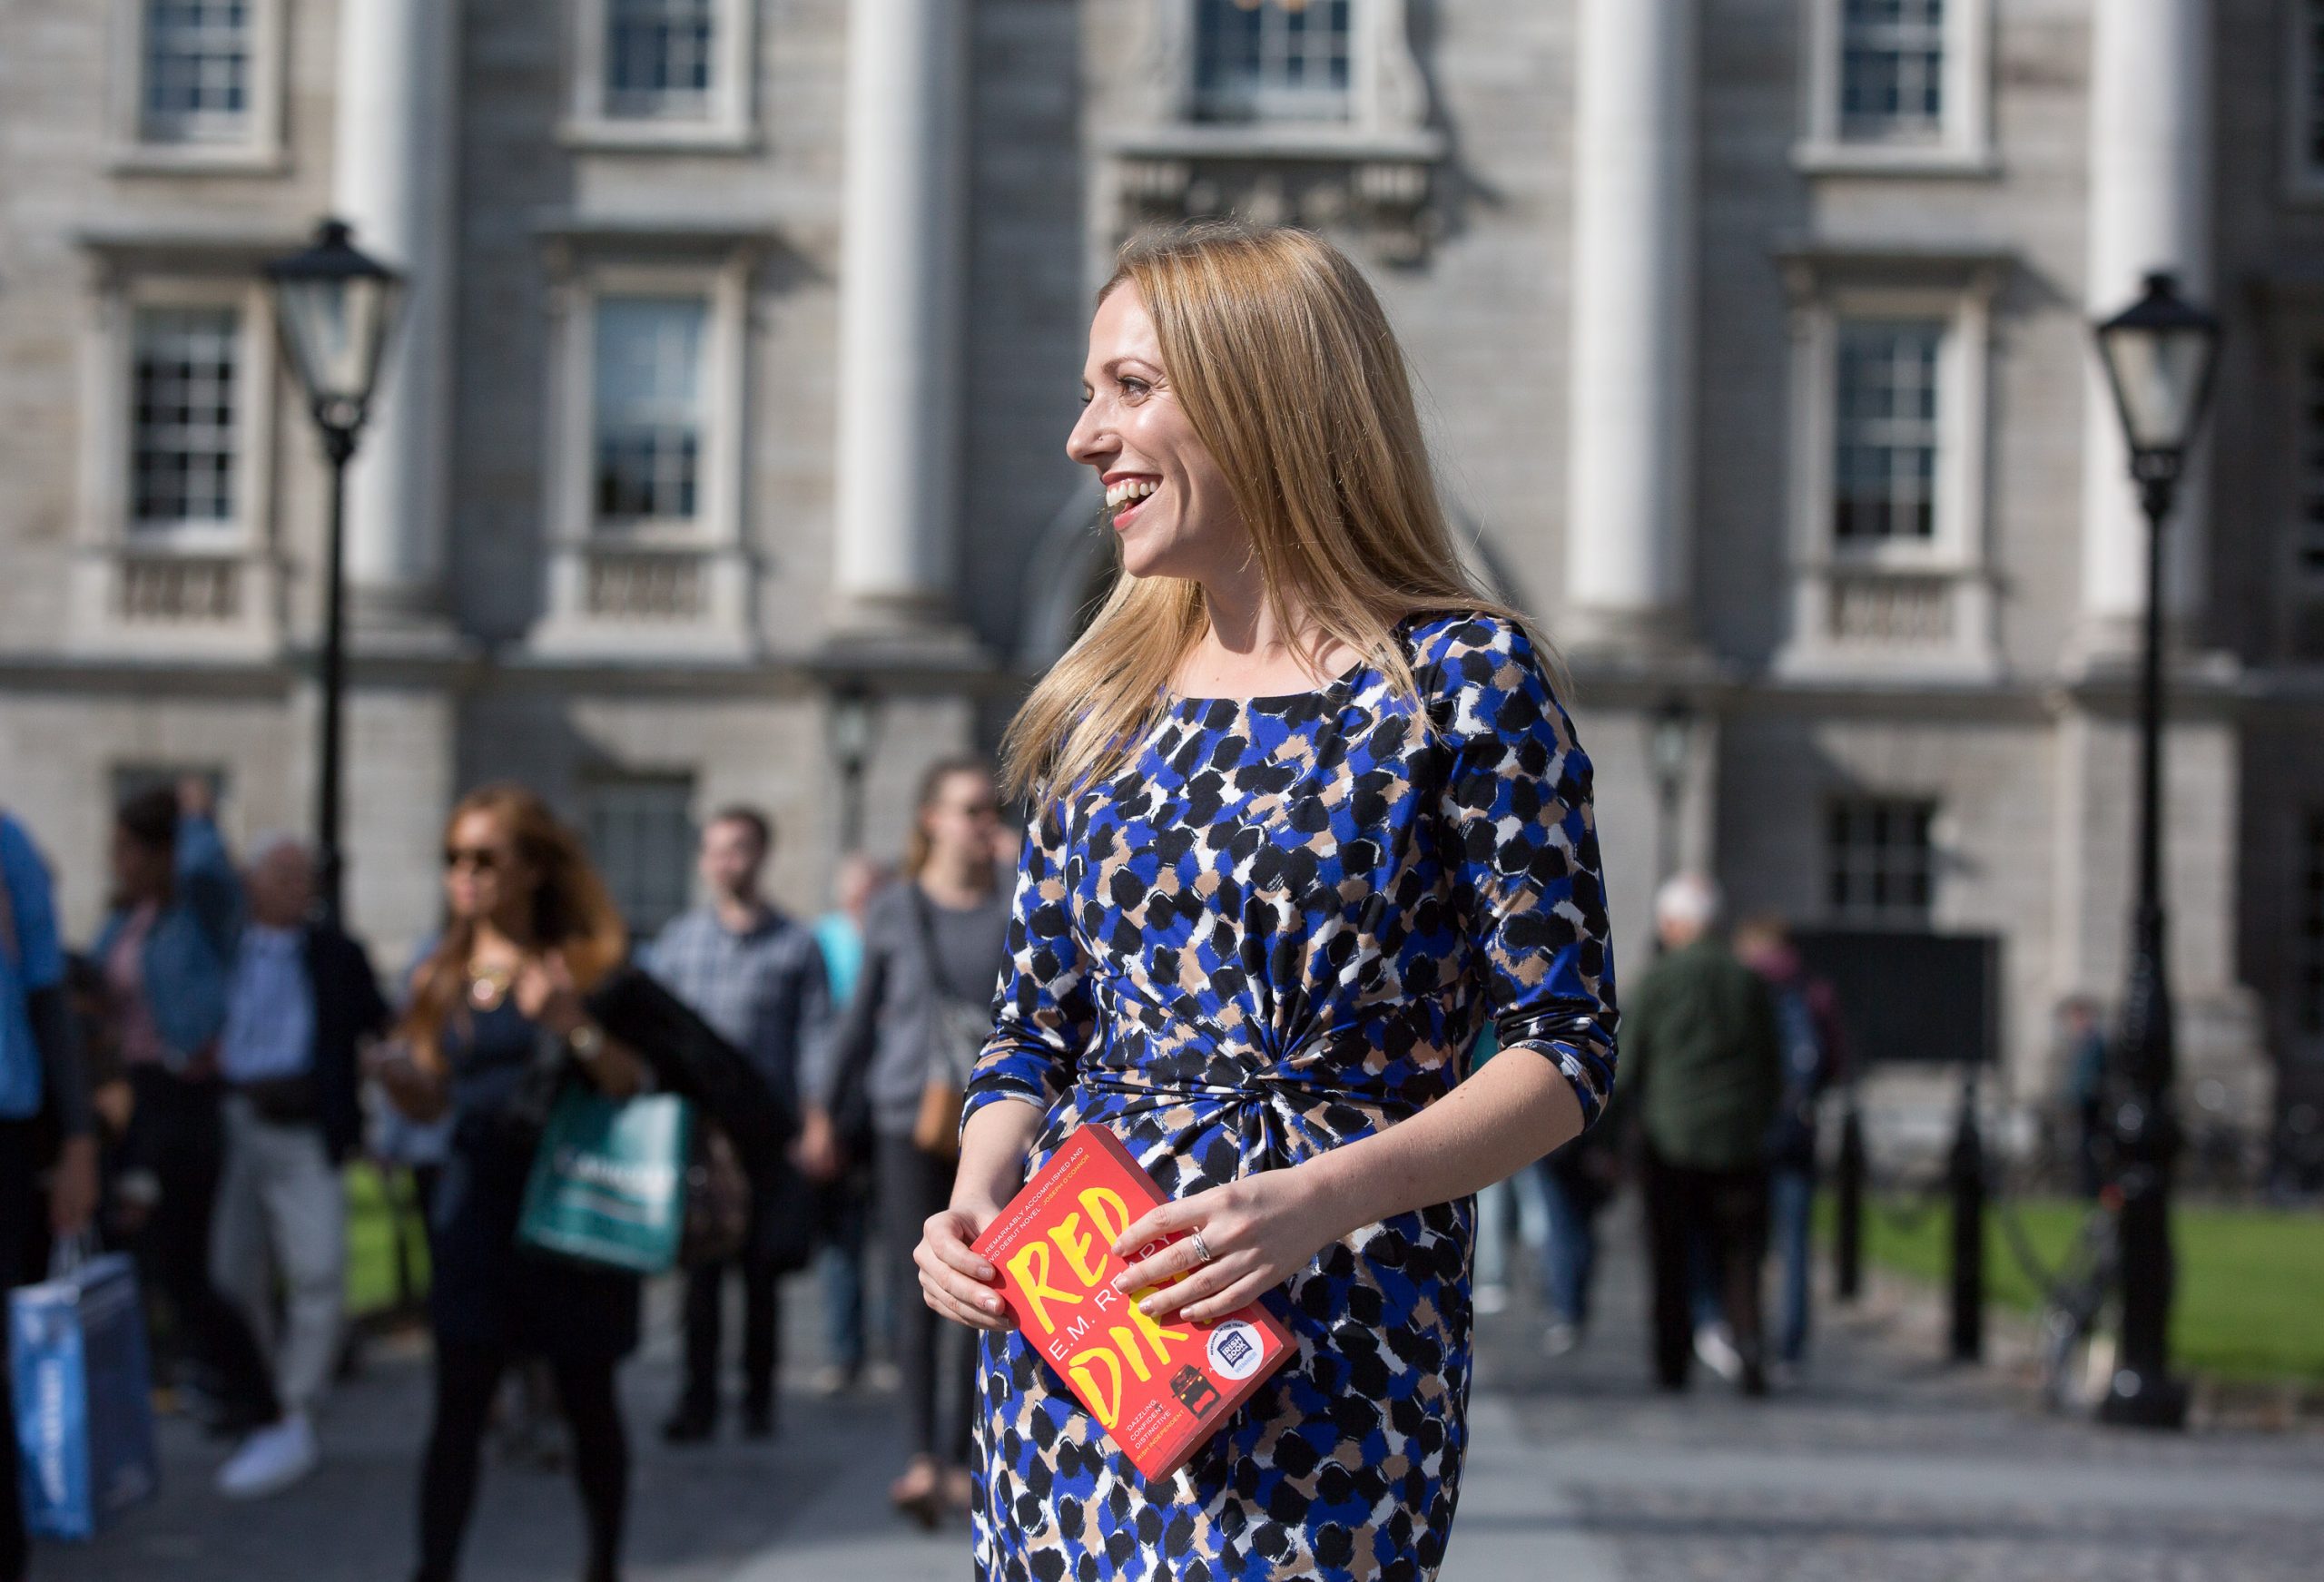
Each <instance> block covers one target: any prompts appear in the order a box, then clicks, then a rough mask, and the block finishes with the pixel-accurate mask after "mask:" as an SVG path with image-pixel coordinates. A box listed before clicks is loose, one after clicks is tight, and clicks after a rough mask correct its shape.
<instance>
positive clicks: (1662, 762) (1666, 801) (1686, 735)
mask: <svg viewBox="0 0 2324 1582" xmlns="http://www.w3.org/2000/svg"><path fill="white" fill-rule="evenodd" d="M1694 732H1695V716H1694V713H1693V712H1692V711H1691V710H1689V708H1688V707H1687V700H1686V699H1684V698H1681V697H1679V696H1678V695H1676V694H1675V693H1674V694H1673V695H1672V696H1670V697H1669V698H1668V699H1666V700H1665V701H1664V703H1663V704H1662V706H1661V707H1660V708H1659V709H1657V710H1655V712H1654V722H1653V723H1652V725H1651V726H1649V730H1648V734H1647V742H1646V755H1647V759H1648V761H1649V764H1650V766H1651V768H1652V770H1653V772H1654V791H1655V807H1656V811H1657V815H1658V817H1657V820H1656V823H1655V827H1654V883H1655V888H1657V889H1660V888H1661V886H1662V882H1663V881H1664V880H1665V879H1669V877H1670V876H1671V875H1672V874H1674V873H1676V872H1678V871H1679V797H1680V796H1681V795H1682V794H1683V793H1684V792H1685V791H1686V788H1687V758H1688V750H1689V747H1690V746H1691V745H1692V744H1693V741H1694Z"/></svg>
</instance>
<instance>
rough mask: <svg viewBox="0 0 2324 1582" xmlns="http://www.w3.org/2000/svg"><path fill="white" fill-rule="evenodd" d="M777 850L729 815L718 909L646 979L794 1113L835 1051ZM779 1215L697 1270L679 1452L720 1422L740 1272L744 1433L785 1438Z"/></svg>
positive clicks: (755, 818)
mask: <svg viewBox="0 0 2324 1582" xmlns="http://www.w3.org/2000/svg"><path fill="white" fill-rule="evenodd" d="M773 844H774V840H773V829H772V828H771V826H770V825H769V824H768V822H767V819H766V815H765V814H763V813H761V812H759V811H757V810H755V809H753V808H744V807H734V808H727V809H725V810H724V811H721V812H720V813H719V814H718V815H717V816H716V817H715V818H714V819H712V820H710V822H709V824H708V825H706V826H705V827H704V830H703V832H702V854H701V858H700V870H701V873H702V878H703V882H704V886H705V887H706V888H707V889H708V890H709V894H710V899H709V901H708V902H707V903H706V904H704V905H703V906H700V907H697V908H695V909H694V910H693V911H690V912H687V913H686V914H685V915H684V916H683V917H681V918H679V919H676V920H675V921H674V922H672V923H671V924H670V926H669V927H668V928H666V929H664V930H663V931H662V934H661V937H660V938H657V939H655V941H654V944H653V946H652V947H651V948H650V949H649V950H648V951H647V952H646V957H645V967H646V969H647V970H648V971H650V972H652V973H653V974H654V976H655V977H656V978H660V979H661V980H662V982H663V983H665V985H667V986H668V987H669V989H670V991H671V992H672V993H673V994H675V995H676V996H677V997H679V998H680V999H682V1000H684V1001H685V1002H686V1003H687V1004H688V1005H690V1006H692V1007H694V1010H695V1011H696V1012H697V1013H699V1014H700V1016H701V1017H702V1018H703V1020H704V1021H706V1022H708V1023H709V1024H710V1025H711V1026H712V1027H714V1028H716V1029H717V1030H718V1031H719V1033H720V1034H722V1035H723V1036H724V1037H725V1038H726V1039H727V1040H728V1041H729V1042H731V1043H732V1044H733V1045H734V1046H735V1047H736V1048H738V1049H740V1050H742V1051H743V1053H744V1054H745V1055H747V1056H750V1059H751V1063H752V1065H753V1066H755V1067H757V1069H758V1072H759V1075H760V1076H761V1077H762V1078H763V1079H764V1081H765V1082H766V1084H767V1086H768V1087H770V1088H771V1089H773V1091H774V1093H775V1094H776V1095H777V1096H779V1097H780V1098H781V1099H782V1101H783V1104H784V1105H786V1106H788V1108H789V1109H790V1111H791V1112H792V1113H793V1114H796V1113H797V1112H798V1105H799V1094H800V1091H801V1089H802V1088H803V1087H805V1088H806V1089H807V1090H808V1091H810V1092H813V1091H818V1089H816V1088H815V1087H814V1086H812V1079H813V1077H814V1075H815V1074H814V1073H813V1072H812V1071H811V1070H808V1069H806V1068H805V1067H806V1065H807V1063H808V1062H810V1061H812V1060H813V1059H815V1058H816V1057H817V1056H819V1054H820V1052H821V1050H822V1046H823V1043H824V1042H825V1040H826V1038H827V1037H828V1035H829V1031H830V1023H831V1014H832V1012H831V991H830V988H829V987H828V980H827V979H826V978H825V977H824V973H823V958H822V951H821V950H819V949H818V948H816V945H815V937H814V934H813V932H812V930H810V929H806V928H803V927H802V926H801V925H799V924H797V923H794V922H793V921H792V920H791V919H789V918H787V917H784V916H783V914H782V913H781V912H779V911H777V910H776V909H774V908H773V907H772V906H770V905H769V904H768V903H767V902H766V900H765V899H763V897H762V896H761V895H760V893H759V876H760V874H761V872H762V871H763V870H764V868H765V866H766V859H767V853H768V852H769V851H770V850H773ZM772 1207H773V1205H772V1204H771V1202H770V1201H769V1199H768V1198H767V1197H766V1196H765V1195H762V1196H761V1198H760V1199H759V1201H758V1204H757V1205H756V1212H755V1214H753V1221H754V1223H753V1226H752V1229H751V1234H750V1237H749V1239H748V1240H747V1241H746V1242H745V1243H744V1244H743V1250H742V1252H741V1253H740V1254H739V1255H738V1256H736V1257H735V1258H734V1259H732V1260H728V1261H726V1262H721V1263H706V1264H703V1265H701V1266H699V1267H697V1268H695V1269H694V1271H693V1272H691V1273H690V1274H689V1275H688V1277H687V1283H686V1347H685V1351H686V1381H685V1388H684V1393H683V1394H682V1395H681V1396H680V1397H679V1399H678V1405H677V1410H675V1411H674V1412H673V1413H672V1414H671V1416H670V1420H669V1421H668V1422H666V1423H665V1424H664V1425H663V1429H662V1437H663V1438H664V1439H665V1440H669V1441H670V1442H671V1443H673V1444H690V1443H696V1442H699V1441H701V1440H706V1439H708V1438H709V1437H710V1436H711V1434H712V1432H713V1431H714V1430H715V1429H716V1427H717V1423H718V1352H719V1328H720V1316H721V1308H722V1306H723V1305H724V1303H723V1298H724V1292H725V1283H726V1270H727V1264H728V1263H735V1264H739V1265H740V1266H741V1269H742V1272H743V1432H744V1433H745V1434H747V1435H748V1436H750V1437H751V1438H753V1439H765V1438H767V1437H769V1436H770V1435H772V1434H773V1432H774V1373H775V1356H776V1342H777V1337H778V1335H779V1334H780V1332H781V1330H782V1315H781V1312H779V1311H778V1309H777V1307H776V1283H775V1282H776V1279H777V1277H778V1276H779V1275H781V1274H782V1273H783V1270H782V1269H781V1268H780V1267H778V1266H777V1264H776V1262H775V1256H774V1252H773V1243H775V1242H776V1241H777V1240H779V1237H778V1236H777V1234H776V1226H775V1225H774V1224H773V1214H772V1212H771V1211H772Z"/></svg>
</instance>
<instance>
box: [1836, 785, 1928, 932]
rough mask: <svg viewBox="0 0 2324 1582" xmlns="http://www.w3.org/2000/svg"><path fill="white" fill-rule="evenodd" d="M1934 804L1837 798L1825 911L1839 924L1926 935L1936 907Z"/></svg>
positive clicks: (1921, 801) (1889, 798)
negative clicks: (1909, 930)
mask: <svg viewBox="0 0 2324 1582" xmlns="http://www.w3.org/2000/svg"><path fill="white" fill-rule="evenodd" d="M1935 828H1936V803H1935V802H1934V801H1927V800H1925V799H1919V798H1896V797H1856V796H1850V797H1837V798H1835V799H1833V801H1831V803H1830V804H1829V806H1828V807H1827V809H1826V811H1825V880H1826V881H1825V896H1824V899H1825V905H1826V908H1827V911H1828V913H1829V915H1830V917H1831V919H1832V920H1833V921H1834V922H1836V923H1842V924H1857V925H1862V926H1866V927H1873V928H1923V929H1925V928H1926V927H1928V925H1929V922H1930V919H1931V915H1932V912H1933V910H1934V908H1935V892H1936V882H1935V881H1936V850H1935Z"/></svg>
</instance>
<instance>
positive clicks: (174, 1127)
mask: <svg viewBox="0 0 2324 1582" xmlns="http://www.w3.org/2000/svg"><path fill="white" fill-rule="evenodd" d="M214 801H215V799H214V795H213V793H212V791H211V789H210V787H209V785H208V783H207V782H206V781H202V780H200V779H198V778H192V777H189V778H188V779H187V780H186V781H183V782H182V783H181V784H180V785H178V786H177V787H176V788H175V789H174V790H172V789H171V788H169V787H166V786H164V787H156V788H154V789H153V790H150V791H143V792H140V793H139V794H138V795H136V796H133V797H131V798H130V799H129V800H128V801H124V802H123V804H122V805H121V807H120V808H119V810H117V811H116V812H115V813H114V815H113V893H114V906H113V912H112V915H111V916H109V917H108V918H107V919H105V923H104V927H103V929H100V930H98V934H97V940H96V944H95V946H94V948H93V949H92V951H91V954H92V955H93V956H94V958H95V960H96V963H97V966H98V968H99V969H100V970H101V971H102V972H103V975H104V980H105V1002H106V1013H107V1020H108V1022H109V1023H110V1024H111V1030H112V1032H113V1037H114V1042H115V1044H116V1046H117V1047H118V1048H119V1050H120V1054H121V1060H122V1065H123V1067H124V1068H125V1070H126V1073H127V1076H128V1078H129V1085H130V1091H131V1093H132V1095H133V1098H134V1104H133V1109H132V1111H131V1115H130V1124H129V1133H128V1135H127V1136H126V1137H124V1138H123V1142H122V1152H123V1158H124V1160H125V1162H126V1164H128V1166H129V1169H130V1170H131V1172H133V1173H134V1174H139V1175H141V1176H143V1178H144V1179H145V1180H147V1181H149V1182H150V1183H151V1184H152V1191H151V1201H150V1202H148V1203H144V1204H140V1205H139V1206H138V1209H137V1211H136V1212H137V1216H138V1217H137V1219H136V1222H135V1223H133V1225H132V1226H131V1227H129V1228H130V1229H131V1231H132V1243H133V1251H134V1252H135V1253H136V1257H137V1264H138V1273H139V1277H140V1279H141V1281H142V1282H143V1284H144V1287H145V1289H146V1291H147V1292H148V1293H149V1294H160V1295H162V1296H164V1297H166V1298H167V1299H168V1302H169V1305H170V1311H171V1312H172V1313H173V1314H174V1315H175V1317H176V1320H177V1323H176V1325H175V1326H174V1328H173V1331H172V1333H173V1334H174V1335H176V1336H178V1337H181V1338H182V1340H183V1341H184V1342H185V1343H184V1345H183V1347H182V1354H179V1355H174V1356H172V1357H171V1358H170V1360H171V1361H176V1362H181V1363H187V1362H190V1363H192V1364H194V1365H195V1367H196V1369H197V1370H205V1369H206V1370H207V1374H206V1375H200V1374H197V1378H196V1381H198V1382H202V1383H205V1384H207V1385H209V1386H211V1387H212V1389H213V1390H214V1391H215V1396H214V1399H215V1401H216V1419H217V1421H216V1425H215V1426H218V1427H220V1428H222V1429H225V1430H228V1431H230V1432H234V1433H247V1432H254V1431H256V1430H262V1429H266V1428H270V1427H272V1426H274V1425H276V1424H279V1423H281V1421H282V1420H283V1410H282V1403H281V1400H280V1398H279V1397H278V1396H277V1395H276V1393H275V1389H274V1379H273V1371H272V1370H271V1369H270V1368H269V1367H268V1366H267V1363H266V1359H265V1357H264V1356H263V1355H262V1354H261V1352H260V1351H259V1347H258V1341H257V1339H256V1338H255V1337H254V1336H253V1335H252V1334H251V1331H250V1327H249V1326H248V1325H247V1324H246V1323H244V1322H243V1321H242V1317H241V1313H240V1312H238V1311H237V1310H236V1309H235V1307H234V1305H233V1304H232V1303H231V1302H228V1301H227V1300H226V1299H225V1298H224V1297H223V1296H222V1295H220V1294H219V1292H218V1291H217V1290H216V1288H215V1287H213V1286H212V1284H211V1281H210V1240H211V1237H210V1226H211V1218H212V1211H213V1209H214V1208H215V1206H216V1203H217V1198H218V1186H219V1180H220V1176H221V1174H222V1171H223V1169H224V1165H225V1138H224V1132H223V1127H222V1119H221V1114H220V1105H221V1102H222V1097H223V1093H224V1084H223V1083H222V1081H221V1080H220V1076H219V1068H218V1054H217V1046H218V1037H219V1035H220V1033H221V1032H222V1031H223V1030H224V1028H225V1025H226V1013H227V1009H228V998H229V994H230V990H231V985H232V981H233V972H234V956H235V950H236V948H237V945H238V943H239V941H240V939H241V930H242V923H243V906H242V881H241V875H240V874H239V873H237V872H235V870H234V865H233V861H232V860H231V858H230V857H229V856H228V854H227V850H226V843H225V841H224V840H222V838H221V837H220V835H219V833H218V826H217V823H216V820H215V818H214V816H213V815H214V813H215V811H216V810H215V806H214Z"/></svg>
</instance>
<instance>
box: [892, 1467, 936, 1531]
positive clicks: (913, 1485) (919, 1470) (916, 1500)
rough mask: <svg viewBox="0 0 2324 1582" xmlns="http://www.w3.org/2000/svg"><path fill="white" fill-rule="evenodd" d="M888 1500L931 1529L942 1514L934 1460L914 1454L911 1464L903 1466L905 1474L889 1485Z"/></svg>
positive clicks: (905, 1513)
mask: <svg viewBox="0 0 2324 1582" xmlns="http://www.w3.org/2000/svg"><path fill="white" fill-rule="evenodd" d="M888 1503H889V1504H891V1505H892V1506H894V1507H895V1508H896V1509H897V1510H898V1511H899V1512H900V1513H901V1514H902V1515H904V1516H908V1517H910V1518H911V1519H912V1520H914V1521H916V1522H918V1523H920V1525H921V1527H923V1528H929V1529H930V1530H931V1531H933V1530H934V1529H935V1527H936V1524H937V1523H938V1522H939V1521H940V1520H942V1519H943V1517H944V1507H943V1498H942V1490H941V1489H940V1488H939V1486H938V1479H937V1475H936V1463H935V1462H933V1461H931V1460H930V1459H928V1458H927V1457H925V1456H915V1457H914V1458H913V1459H912V1463H911V1466H909V1467H907V1468H905V1469H904V1475H903V1476H902V1477H901V1478H899V1479H896V1480H895V1481H894V1482H893V1483H891V1484H889V1485H888Z"/></svg>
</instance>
